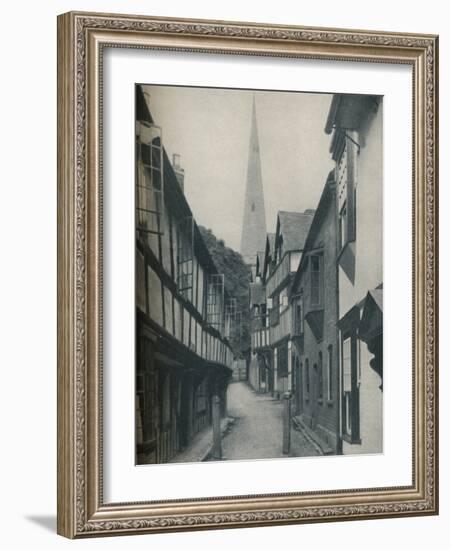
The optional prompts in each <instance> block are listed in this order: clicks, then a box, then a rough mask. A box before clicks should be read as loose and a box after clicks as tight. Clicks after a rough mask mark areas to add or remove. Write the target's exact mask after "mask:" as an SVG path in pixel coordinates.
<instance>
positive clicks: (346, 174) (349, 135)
mask: <svg viewBox="0 0 450 550" xmlns="http://www.w3.org/2000/svg"><path fill="white" fill-rule="evenodd" d="M342 131H344V130H342ZM356 138H357V135H356V133H355V132H352V131H350V130H346V131H345V140H344V147H343V150H342V153H341V155H340V158H339V161H338V162H337V165H336V180H337V189H338V212H339V244H340V248H341V249H342V248H344V247H345V245H346V244H347V243H348V242H350V241H354V240H355V239H356V164H357V158H358V150H359V146H358V144H357V139H356Z"/></svg>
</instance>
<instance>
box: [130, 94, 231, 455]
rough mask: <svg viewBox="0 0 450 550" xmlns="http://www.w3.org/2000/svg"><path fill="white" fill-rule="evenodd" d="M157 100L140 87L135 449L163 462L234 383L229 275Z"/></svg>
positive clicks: (204, 422)
mask: <svg viewBox="0 0 450 550" xmlns="http://www.w3.org/2000/svg"><path fill="white" fill-rule="evenodd" d="M150 103H151V99H150V98H149V97H148V96H147V94H146V93H145V90H144V88H143V87H141V86H137V87H136V119H137V120H136V221H135V223H136V369H137V371H136V441H137V462H138V463H141V464H142V463H164V462H168V461H170V460H171V459H172V458H173V457H174V456H175V455H176V454H177V453H178V452H180V451H182V450H183V449H185V448H186V447H187V446H188V445H189V444H190V442H191V441H192V438H193V436H194V435H195V434H196V433H197V432H199V431H200V430H202V429H203V428H205V427H207V426H208V425H209V424H210V423H211V401H212V396H213V395H218V396H219V397H220V399H221V403H222V413H223V414H225V408H226V388H227V383H228V380H229V377H230V376H231V365H232V361H233V354H232V350H231V348H230V346H229V344H228V341H227V339H226V336H225V334H226V330H227V319H226V314H225V308H226V302H227V295H226V291H225V288H224V276H223V275H222V274H220V273H218V272H217V269H216V266H215V264H214V262H213V260H212V258H211V256H210V254H209V252H208V250H207V248H206V245H205V243H204V241H203V239H202V237H201V234H200V231H199V229H198V227H197V224H196V222H195V220H194V217H193V214H192V211H191V209H190V207H189V204H188V202H187V200H186V197H185V195H184V192H183V178H184V172H183V170H182V168H181V166H180V159H179V157H176V158H175V159H174V162H171V161H170V160H169V158H168V156H167V153H166V151H165V149H164V146H163V135H162V129H161V128H160V127H158V126H157V124H156V123H155V121H154V120H153V118H152V115H151V111H150Z"/></svg>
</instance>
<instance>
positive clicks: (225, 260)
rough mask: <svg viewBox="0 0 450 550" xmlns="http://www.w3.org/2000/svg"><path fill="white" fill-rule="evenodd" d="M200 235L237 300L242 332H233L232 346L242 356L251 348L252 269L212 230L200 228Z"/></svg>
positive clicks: (229, 290)
mask: <svg viewBox="0 0 450 550" xmlns="http://www.w3.org/2000/svg"><path fill="white" fill-rule="evenodd" d="M199 230H200V233H201V235H202V237H203V240H204V241H205V244H206V247H207V248H208V251H209V253H210V254H211V257H212V259H213V261H214V263H215V265H216V267H217V271H218V272H219V273H223V274H224V275H225V289H226V291H227V292H228V294H229V296H230V297H231V298H236V304H237V310H238V312H241V324H240V330H235V331H233V332H232V335H231V337H230V340H231V345H232V347H233V349H234V350H235V352H236V353H238V354H242V353H244V352H245V350H248V348H249V347H250V312H249V284H250V278H251V270H250V267H249V266H248V265H247V264H246V263H245V262H244V260H243V258H242V256H241V255H240V254H239V253H238V252H236V251H235V250H233V249H232V248H229V247H228V246H226V245H225V242H224V241H223V240H222V239H218V238H217V237H216V236H215V235H214V233H213V232H212V231H211V229H206V228H205V227H202V226H199Z"/></svg>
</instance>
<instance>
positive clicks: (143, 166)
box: [136, 121, 164, 235]
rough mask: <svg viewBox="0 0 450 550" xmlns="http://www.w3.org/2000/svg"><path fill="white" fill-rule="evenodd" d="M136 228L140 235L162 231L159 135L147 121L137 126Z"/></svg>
mask: <svg viewBox="0 0 450 550" xmlns="http://www.w3.org/2000/svg"><path fill="white" fill-rule="evenodd" d="M136 152H137V157H138V158H137V161H138V162H137V170H138V174H137V178H136V218H137V219H136V226H137V227H136V229H137V231H138V233H139V234H141V235H142V234H143V235H145V234H149V233H153V234H157V235H160V234H162V233H163V232H164V224H163V221H164V220H163V217H164V214H163V212H164V211H163V205H164V170H163V146H162V132H161V128H160V127H159V126H155V125H154V124H150V123H148V122H142V121H141V122H139V123H138V124H137V147H136Z"/></svg>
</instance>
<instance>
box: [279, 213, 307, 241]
mask: <svg viewBox="0 0 450 550" xmlns="http://www.w3.org/2000/svg"><path fill="white" fill-rule="evenodd" d="M314 212H315V211H314V210H307V211H305V212H284V211H280V212H278V219H279V221H280V234H281V235H282V236H283V248H284V250H285V251H289V250H303V247H304V245H305V241H306V237H307V236H308V231H309V228H310V225H311V222H312V220H313V217H314Z"/></svg>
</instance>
